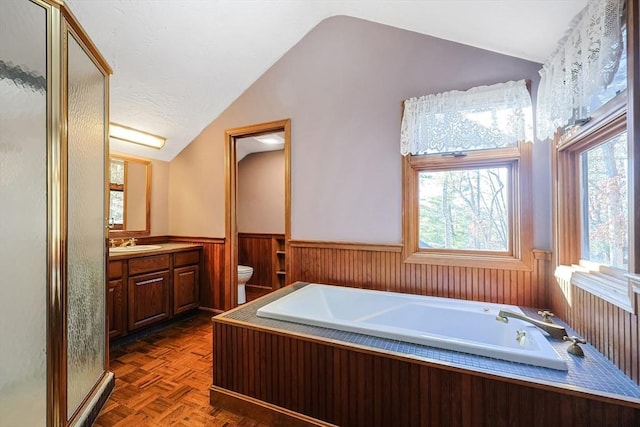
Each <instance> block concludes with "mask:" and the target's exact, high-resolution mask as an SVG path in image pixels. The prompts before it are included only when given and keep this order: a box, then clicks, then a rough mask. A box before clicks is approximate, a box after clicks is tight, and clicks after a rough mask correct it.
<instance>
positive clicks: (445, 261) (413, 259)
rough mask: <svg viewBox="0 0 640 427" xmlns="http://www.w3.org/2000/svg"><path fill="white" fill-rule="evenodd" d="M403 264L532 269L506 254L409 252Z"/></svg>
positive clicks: (517, 269)
mask: <svg viewBox="0 0 640 427" xmlns="http://www.w3.org/2000/svg"><path fill="white" fill-rule="evenodd" d="M404 263H405V264H431V265H446V266H450V267H474V268H489V269H499V270H516V271H532V267H531V265H529V264H527V263H526V262H524V261H523V260H521V259H519V258H513V257H507V256H486V255H484V256H483V255H458V254H450V253H447V254H432V253H424V252H414V253H410V254H409V255H408V256H405V258H404Z"/></svg>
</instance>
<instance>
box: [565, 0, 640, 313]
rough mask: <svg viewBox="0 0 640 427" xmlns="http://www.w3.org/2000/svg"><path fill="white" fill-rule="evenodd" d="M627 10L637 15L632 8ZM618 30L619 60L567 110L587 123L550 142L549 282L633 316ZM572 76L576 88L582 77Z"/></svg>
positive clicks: (628, 94) (628, 96)
mask: <svg viewBox="0 0 640 427" xmlns="http://www.w3.org/2000/svg"><path fill="white" fill-rule="evenodd" d="M608 1H609V2H611V3H615V1H614V0H608ZM622 3H624V2H622ZM627 7H628V4H627ZM630 10H633V11H634V12H635V14H636V15H637V13H638V11H637V10H636V9H635V8H633V9H630ZM632 19H635V20H636V21H637V16H636V17H635V18H632V17H627V20H628V22H630V21H631V20H632ZM592 21H593V20H592ZM605 21H606V22H610V21H611V22H613V21H614V20H612V19H610V18H607V19H606V20H605ZM622 22H623V23H624V22H625V21H624V20H622ZM626 28H634V29H637V26H636V25H633V26H627V27H626ZM626 28H625V27H623V28H622V29H621V34H622V38H621V43H618V44H619V46H620V48H618V47H617V46H616V45H615V44H613V45H612V46H613V47H614V48H615V49H613V50H612V52H613V51H618V49H621V51H619V52H618V53H619V58H620V60H619V61H613V62H608V66H607V67H606V68H605V69H604V71H603V72H606V73H607V75H609V76H611V78H607V79H605V80H603V81H604V84H601V85H600V86H599V87H596V88H595V89H596V90H594V91H593V92H591V93H590V94H589V97H588V98H587V97H583V99H588V100H589V101H588V103H587V104H585V105H582V106H579V105H577V106H574V111H581V112H582V113H581V114H582V118H584V119H588V120H585V121H582V124H578V125H576V126H567V127H566V128H565V129H563V130H562V131H559V132H558V133H557V134H556V136H555V139H554V144H555V150H554V159H555V160H554V164H555V168H554V174H555V177H556V179H555V181H556V183H557V185H556V186H555V187H554V195H553V197H554V201H555V205H556V214H555V215H556V218H555V233H554V234H555V236H554V239H555V247H556V250H557V265H558V268H557V270H556V276H557V277H559V278H562V279H565V280H570V281H571V283H572V284H574V285H576V286H578V287H580V288H582V289H585V290H587V291H589V292H590V293H592V294H594V295H597V296H598V297H600V298H602V299H605V300H607V301H609V302H611V303H613V304H615V305H617V306H619V307H622V308H624V309H626V310H628V311H631V312H633V311H634V310H635V307H633V301H634V298H633V292H634V289H635V291H636V292H640V278H639V276H638V273H639V270H638V269H639V268H640V262H639V260H638V255H639V252H638V251H637V249H636V250H635V251H634V250H633V248H634V246H635V247H637V246H638V243H639V242H640V229H639V228H638V227H636V225H635V223H634V220H633V215H634V212H636V215H637V212H638V208H639V204H640V203H639V202H640V198H639V197H638V195H637V194H636V193H637V190H635V186H636V185H637V184H638V183H640V170H638V168H637V167H635V168H634V153H637V152H638V150H639V149H640V143H639V141H638V133H637V132H638V130H637V129H636V128H635V126H636V125H635V123H634V120H632V117H629V116H628V112H630V111H631V110H630V109H629V107H628V104H629V103H630V102H632V100H633V95H632V94H633V93H635V91H636V90H637V89H636V88H637V84H638V76H637V75H635V76H634V75H632V74H631V73H629V75H627V74H628V72H630V71H631V68H630V67H629V65H628V64H629V63H631V61H634V60H635V59H634V58H636V57H637V54H638V53H637V52H628V53H627V52H626V50H627V46H629V43H627V38H629V37H632V36H633V37H636V38H637V37H638V35H637V34H627V31H626ZM633 45H634V46H635V44H633ZM612 57H614V58H615V55H614V56H612ZM577 76H578V77H577V78H576V80H577V82H578V83H579V82H580V81H581V80H584V79H588V76H582V75H580V74H577ZM607 82H608V83H607ZM635 96H636V97H637V95H635ZM633 102H636V101H633ZM636 108H637V107H636ZM574 115H575V114H574ZM584 122H586V123H584ZM636 163H637V162H636Z"/></svg>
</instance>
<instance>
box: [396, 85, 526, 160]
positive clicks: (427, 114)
mask: <svg viewBox="0 0 640 427" xmlns="http://www.w3.org/2000/svg"><path fill="white" fill-rule="evenodd" d="M532 134H533V118H532V111H531V97H530V96H529V91H528V90H527V85H526V82H525V81H524V80H520V81H517V82H515V81H511V82H506V83H498V84H495V85H491V86H479V87H474V88H471V89H469V90H467V91H465V92H461V91H456V90H454V91H450V92H443V93H439V94H436V95H426V96H421V97H419V98H410V99H407V100H406V101H405V102H404V115H403V117H402V129H401V136H400V139H401V147H400V152H401V154H402V155H403V156H406V155H407V154H430V153H443V152H451V151H467V150H478V149H484V148H497V147H513V146H515V145H517V143H518V142H519V141H532V139H533V135H532Z"/></svg>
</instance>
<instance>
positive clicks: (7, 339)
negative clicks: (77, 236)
mask: <svg viewBox="0 0 640 427" xmlns="http://www.w3.org/2000/svg"><path fill="white" fill-rule="evenodd" d="M1 8H2V10H1V11H0V426H12V425H29V426H44V425H46V415H47V414H46V406H47V350H46V349H47V321H46V319H47V317H46V316H47V310H46V306H47V143H48V139H47V10H46V9H45V8H44V7H42V6H40V5H38V4H36V3H32V2H29V1H24V0H3V2H2V6H1ZM18 41H19V43H18Z"/></svg>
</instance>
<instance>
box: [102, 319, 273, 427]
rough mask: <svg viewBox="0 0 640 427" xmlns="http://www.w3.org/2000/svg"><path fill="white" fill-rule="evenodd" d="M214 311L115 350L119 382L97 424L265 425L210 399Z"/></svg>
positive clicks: (113, 359)
mask: <svg viewBox="0 0 640 427" xmlns="http://www.w3.org/2000/svg"><path fill="white" fill-rule="evenodd" d="M211 316H212V315H211V314H210V313H206V314H205V313H203V314H198V315H197V316H196V317H192V318H190V319H187V320H184V321H182V322H180V323H177V324H175V325H173V326H170V327H168V328H166V329H163V330H161V331H157V332H155V333H153V334H152V335H149V336H147V337H145V338H142V339H141V340H139V341H135V342H132V343H129V344H125V345H123V346H122V347H119V348H117V349H113V350H111V354H110V360H111V363H110V370H111V371H112V372H113V373H114V374H115V376H116V385H115V389H114V391H113V393H112V394H111V396H110V398H109V400H108V401H107V403H106V404H105V405H104V407H103V409H102V412H100V415H99V416H98V418H97V420H96V422H95V424H94V425H95V426H98V427H111V426H117V427H121V426H131V427H133V426H135V427H138V426H150V427H164V426H176V427H187V426H189V427H193V426H229V427H231V426H239V427H258V426H260V427H263V426H266V424H262V423H260V422H259V421H257V420H253V419H249V418H246V417H242V416H240V415H237V414H235V413H233V412H230V411H227V410H225V409H224V408H216V407H212V406H211V405H210V404H209V386H210V385H211V381H212V378H213V377H212V335H211Z"/></svg>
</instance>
